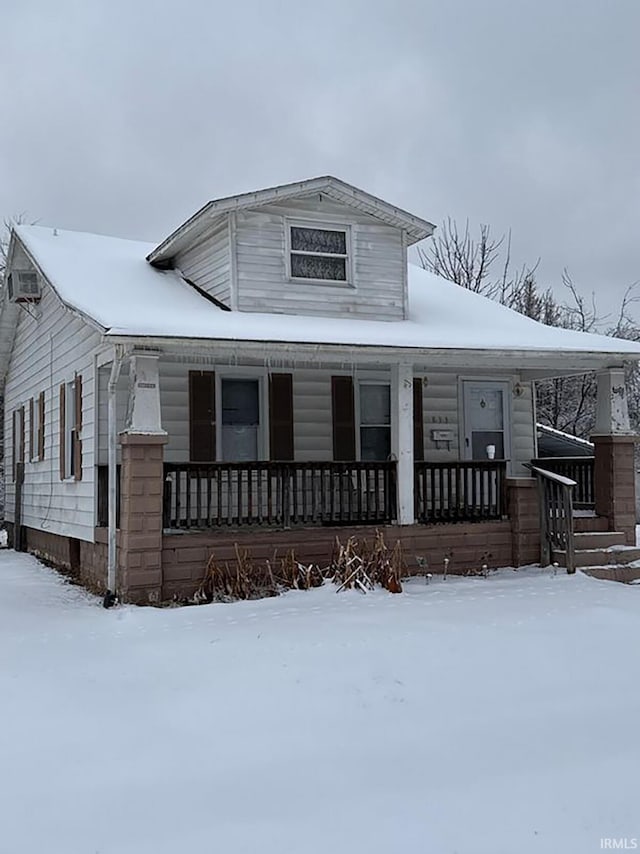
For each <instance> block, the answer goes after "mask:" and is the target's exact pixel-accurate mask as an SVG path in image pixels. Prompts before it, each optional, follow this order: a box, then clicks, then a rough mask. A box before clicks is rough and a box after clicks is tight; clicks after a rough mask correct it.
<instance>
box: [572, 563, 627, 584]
mask: <svg viewBox="0 0 640 854" xmlns="http://www.w3.org/2000/svg"><path fill="white" fill-rule="evenodd" d="M579 569H580V570H581V572H584V573H585V574H586V575H591V576H592V577H593V578H600V579H602V580H603V581H622V582H623V583H625V584H629V583H630V582H631V581H637V580H638V579H639V578H640V566H622V565H620V564H618V565H617V566H585V567H579Z"/></svg>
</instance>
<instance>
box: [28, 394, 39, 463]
mask: <svg viewBox="0 0 640 854" xmlns="http://www.w3.org/2000/svg"><path fill="white" fill-rule="evenodd" d="M34 413H35V406H34V402H33V398H30V400H29V461H30V462H33V461H34V460H36V459H37V456H36V454H37V441H38V440H37V437H36V422H35V415H34Z"/></svg>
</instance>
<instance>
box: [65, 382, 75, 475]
mask: <svg viewBox="0 0 640 854" xmlns="http://www.w3.org/2000/svg"><path fill="white" fill-rule="evenodd" d="M64 421H65V425H66V426H65V449H64V459H65V472H64V476H65V477H73V476H74V475H75V462H76V459H75V458H76V439H77V435H76V384H75V381H74V382H71V383H67V390H66V394H65V416H64Z"/></svg>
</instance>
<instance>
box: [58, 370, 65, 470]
mask: <svg viewBox="0 0 640 854" xmlns="http://www.w3.org/2000/svg"><path fill="white" fill-rule="evenodd" d="M66 392H67V386H66V384H65V383H62V384H61V386H60V421H59V424H58V429H59V433H58V442H59V455H60V480H64V479H65V477H66V474H67V454H66V449H67V433H66V422H67V394H66Z"/></svg>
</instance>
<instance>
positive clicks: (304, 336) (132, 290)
mask: <svg viewBox="0 0 640 854" xmlns="http://www.w3.org/2000/svg"><path fill="white" fill-rule="evenodd" d="M15 234H16V235H17V237H18V239H19V240H20V241H21V243H22V244H23V246H24V247H25V249H26V251H27V253H28V254H29V256H30V257H31V258H32V259H33V261H34V263H35V264H36V265H37V267H38V268H39V270H40V271H41V272H42V274H43V275H44V276H45V277H46V279H47V280H48V281H49V282H50V284H51V286H52V287H53V288H54V290H55V291H56V292H57V294H58V296H59V297H60V299H61V300H62V301H63V302H64V303H65V304H66V305H67V306H68V307H69V308H71V309H73V310H76V311H78V312H80V313H82V314H83V315H84V316H85V317H87V318H89V319H91V320H92V321H93V322H95V323H97V324H98V325H99V326H100V327H102V329H103V330H104V331H105V333H106V334H107V335H109V336H119V337H130V338H152V337H162V338H182V339H204V340H221V341H259V342H280V343H285V344H286V343H300V344H316V345H323V344H327V345H330V344H333V345H346V346H359V345H362V346H372V347H397V348H420V349H442V350H473V351H477V350H486V351H491V350H496V351H512V352H523V351H530V352H544V353H552V354H560V353H561V354H566V353H569V352H574V353H582V354H591V353H601V354H611V355H612V356H613V357H615V358H616V359H618V360H621V359H625V358H631V359H640V343H638V342H633V341H625V340H622V339H618V338H609V337H607V336H604V335H593V334H587V333H583V332H574V331H571V330H566V329H558V328H555V327H550V326H544V325H543V324H541V323H538V322H537V321H535V320H531V319H530V318H528V317H524V316H523V315H521V314H518V313H517V312H515V311H512V310H511V309H509V308H506V307H505V306H502V305H499V304H498V303H496V302H494V301H493V300H490V299H488V298H487V297H483V296H480V295H479V294H476V293H473V292H472V291H468V290H465V289H464V288H462V287H460V286H458V285H455V284H453V283H452V282H449V281H447V280H446V279H442V278H440V277H439V276H435V275H433V274H432V273H428V272H427V271H426V270H423V269H421V268H418V267H414V266H413V265H410V267H409V318H408V319H407V320H398V321H385V320H353V319H348V318H335V317H301V316H296V319H295V323H292V322H291V315H287V314H262V313H253V312H238V311H233V312H231V311H223V310H222V309H220V308H218V307H217V306H216V305H214V304H213V303H211V302H210V301H209V300H208V299H206V298H204V297H203V296H202V295H201V294H200V293H199V292H198V291H197V290H195V289H194V288H193V287H191V286H190V285H189V284H187V283H186V282H185V281H184V280H183V279H182V278H181V277H180V275H179V274H178V273H177V272H174V271H171V270H168V271H161V270H157V269H155V268H154V267H152V266H151V265H150V264H149V263H148V262H147V261H145V255H147V254H148V252H149V247H150V244H148V243H139V242H136V241H132V240H123V239H120V238H115V237H105V236H102V235H96V234H86V233H82V232H73V231H61V230H53V229H51V228H46V227H43V226H26V225H20V226H16V228H15ZM562 358H563V359H564V355H563V356H562ZM565 361H566V360H565Z"/></svg>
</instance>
